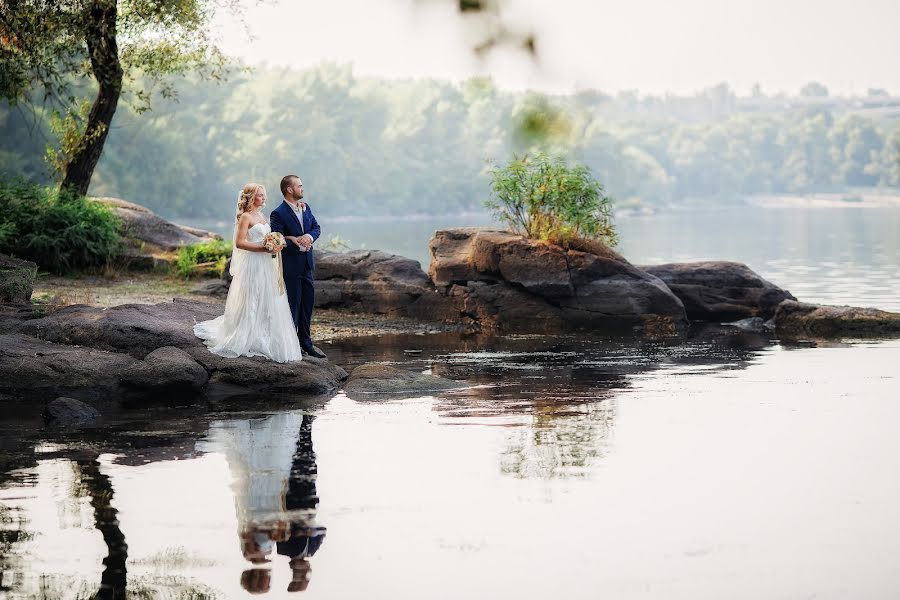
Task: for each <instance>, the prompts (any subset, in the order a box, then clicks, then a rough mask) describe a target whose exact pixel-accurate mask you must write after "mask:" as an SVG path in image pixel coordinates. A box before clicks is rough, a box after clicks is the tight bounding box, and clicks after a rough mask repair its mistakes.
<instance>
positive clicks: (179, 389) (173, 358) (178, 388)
mask: <svg viewBox="0 0 900 600" xmlns="http://www.w3.org/2000/svg"><path fill="white" fill-rule="evenodd" d="M208 380H209V375H208V374H207V373H206V369H204V368H203V367H201V366H200V365H199V364H198V363H197V362H196V361H195V360H194V359H193V358H191V355H190V354H188V353H187V352H185V351H184V350H181V349H180V348H175V347H172V346H166V347H163V348H157V349H156V350H154V351H153V352H151V353H150V354H148V355H147V356H146V357H145V358H144V360H143V362H141V363H139V364H137V365H135V366H134V367H133V368H132V369H130V370H129V371H127V372H126V373H124V374H123V375H122V383H123V384H124V385H125V386H127V387H130V388H136V389H139V390H148V391H151V390H152V391H157V392H168V393H174V394H178V395H183V394H188V393H197V392H199V391H201V390H202V389H203V387H204V386H205V385H206V382H207V381H208Z"/></svg>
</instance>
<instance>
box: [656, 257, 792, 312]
mask: <svg viewBox="0 0 900 600" xmlns="http://www.w3.org/2000/svg"><path fill="white" fill-rule="evenodd" d="M641 269H643V270H644V271H645V272H647V273H650V274H651V275H654V276H656V277H659V278H660V279H661V280H662V281H664V282H665V283H666V285H668V286H669V288H670V289H671V290H672V292H674V294H675V295H676V296H678V297H679V298H680V299H681V301H682V302H683V303H684V308H685V310H686V311H687V316H688V318H690V319H692V320H696V321H732V320H738V319H746V318H749V317H763V318H764V319H769V318H771V317H772V316H773V315H774V314H775V309H776V308H777V306H778V304H779V303H780V302H782V301H783V300H795V298H794V297H793V296H792V295H791V293H790V292H788V291H786V290H783V289H781V288H779V287H778V286H776V285H774V284H772V283H770V282H769V281H766V280H765V279H763V278H762V277H760V276H759V275H758V274H756V273H755V272H753V271H752V270H751V269H750V268H749V267H747V265H744V264H741V263H736V262H728V261H706V262H691V263H670V264H664V265H652V266H643V267H641Z"/></svg>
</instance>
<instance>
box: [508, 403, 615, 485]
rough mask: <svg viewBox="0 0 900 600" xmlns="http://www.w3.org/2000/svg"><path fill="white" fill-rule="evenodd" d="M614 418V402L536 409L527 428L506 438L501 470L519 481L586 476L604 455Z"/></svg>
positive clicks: (551, 406)
mask: <svg viewBox="0 0 900 600" xmlns="http://www.w3.org/2000/svg"><path fill="white" fill-rule="evenodd" d="M615 416H616V403H615V401H614V400H605V401H602V402H595V403H591V404H580V405H569V406H556V405H543V406H538V407H535V410H534V414H533V416H532V418H531V423H530V425H529V426H528V427H523V428H517V429H514V430H513V431H512V432H511V433H510V434H509V436H508V438H507V444H508V445H507V448H506V449H505V450H504V451H503V454H502V456H501V462H500V469H501V471H502V472H503V473H505V474H507V475H512V476H514V477H520V478H531V477H537V478H543V479H550V478H556V477H579V476H582V475H585V474H586V473H587V472H588V468H589V467H590V466H591V464H592V461H593V460H594V459H597V458H602V457H603V455H604V454H605V453H606V446H607V440H608V438H609V436H610V434H611V431H612V426H613V421H614V420H615Z"/></svg>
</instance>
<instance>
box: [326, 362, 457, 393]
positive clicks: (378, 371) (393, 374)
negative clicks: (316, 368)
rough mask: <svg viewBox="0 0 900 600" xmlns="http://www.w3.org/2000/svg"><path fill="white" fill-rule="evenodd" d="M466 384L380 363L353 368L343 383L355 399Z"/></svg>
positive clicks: (436, 390)
mask: <svg viewBox="0 0 900 600" xmlns="http://www.w3.org/2000/svg"><path fill="white" fill-rule="evenodd" d="M466 386H467V384H465V383H462V382H459V381H453V380H452V379H445V378H444V377H437V376H436V375H427V374H424V373H413V372H410V371H402V370H400V369H396V368H394V367H391V366H389V365H385V364H381V363H366V364H363V365H360V366H358V367H356V368H355V369H353V372H352V373H350V378H349V379H348V380H347V382H346V383H345V384H344V392H345V393H346V394H347V395H348V396H349V397H351V398H354V399H357V400H365V399H380V398H383V397H391V396H393V397H396V395H398V394H400V395H402V394H427V393H430V392H438V391H444V390H452V389H456V388H462V387H466Z"/></svg>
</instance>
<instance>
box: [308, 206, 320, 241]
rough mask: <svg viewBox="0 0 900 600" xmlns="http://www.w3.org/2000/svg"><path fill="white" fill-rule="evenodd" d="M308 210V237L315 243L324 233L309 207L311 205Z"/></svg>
mask: <svg viewBox="0 0 900 600" xmlns="http://www.w3.org/2000/svg"><path fill="white" fill-rule="evenodd" d="M306 210H308V211H309V231H307V232H306V235H308V236H309V237H311V238H312V241H313V242H315V241H316V240H317V239H319V235H320V234H321V233H322V230H321V228H320V227H319V222H318V221H316V216H315V215H314V214H313V213H312V209H311V208H310V207H309V204H307V205H306Z"/></svg>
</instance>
